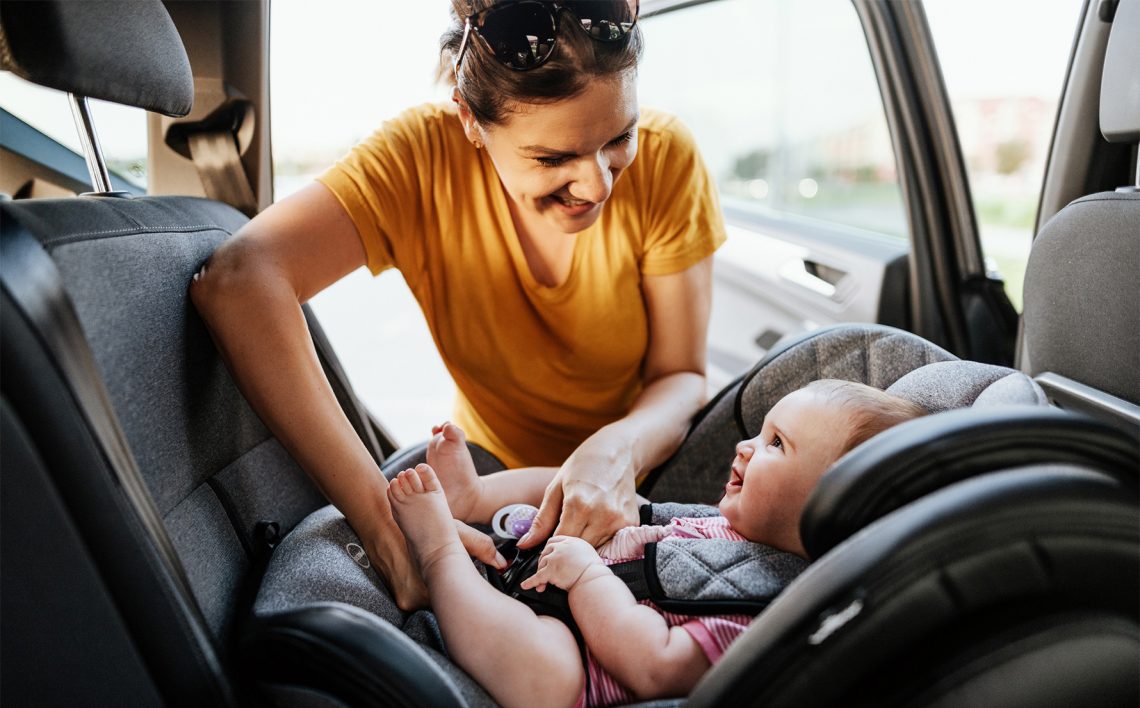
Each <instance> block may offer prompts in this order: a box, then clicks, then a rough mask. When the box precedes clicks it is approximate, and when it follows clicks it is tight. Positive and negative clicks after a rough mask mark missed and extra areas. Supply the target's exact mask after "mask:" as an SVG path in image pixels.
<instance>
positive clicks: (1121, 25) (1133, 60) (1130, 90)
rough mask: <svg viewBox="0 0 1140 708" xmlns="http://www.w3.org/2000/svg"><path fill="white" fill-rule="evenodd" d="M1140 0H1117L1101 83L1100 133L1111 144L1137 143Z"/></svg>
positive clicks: (1139, 136) (1139, 124)
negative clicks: (1137, 68)
mask: <svg viewBox="0 0 1140 708" xmlns="http://www.w3.org/2000/svg"><path fill="white" fill-rule="evenodd" d="M1136 67H1140V0H1120V2H1119V3H1118V4H1117V6H1116V16H1115V17H1113V20H1112V30H1111V32H1110V33H1109V35H1108V47H1107V49H1106V50H1105V55H1104V73H1103V74H1102V75H1101V82H1100V132H1101V134H1103V135H1104V139H1105V140H1107V141H1109V142H1110V143H1136V142H1140V71H1137V70H1136Z"/></svg>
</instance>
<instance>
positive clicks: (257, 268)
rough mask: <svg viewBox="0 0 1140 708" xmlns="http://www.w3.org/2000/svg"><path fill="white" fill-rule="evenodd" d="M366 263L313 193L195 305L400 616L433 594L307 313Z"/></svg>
mask: <svg viewBox="0 0 1140 708" xmlns="http://www.w3.org/2000/svg"><path fill="white" fill-rule="evenodd" d="M364 263H365V254H364V248H363V246H362V245H361V242H360V239H359V237H358V236H357V233H356V227H355V226H354V225H353V223H352V221H351V220H350V219H349V217H348V214H347V213H346V212H345V211H344V209H343V208H342V207H341V205H340V203H339V202H338V201H337V200H336V198H335V197H334V196H333V194H332V193H331V192H330V191H329V190H328V189H327V188H325V187H324V186H323V185H321V184H313V185H310V186H308V187H306V188H305V189H303V190H301V191H300V192H298V193H297V194H295V195H293V196H290V197H288V198H287V199H284V200H282V201H281V202H278V203H277V204H275V205H273V206H272V207H270V208H269V209H267V210H265V211H264V212H263V213H261V214H259V215H258V216H257V217H256V218H254V219H253V220H252V221H250V222H249V223H248V224H247V225H246V226H245V227H243V228H242V229H241V230H240V231H239V232H238V234H237V235H236V236H235V237H234V238H233V239H231V240H229V241H227V242H225V243H224V244H222V245H221V246H220V247H219V248H218V250H217V251H216V252H215V253H214V255H213V256H211V257H210V259H209V261H208V262H207V263H206V265H205V267H203V269H202V270H201V272H200V273H199V274H198V275H196V276H195V277H194V282H193V283H192V284H191V287H190V295H191V297H192V299H193V302H194V305H195V307H197V308H198V312H199V313H200V314H201V315H202V318H203V319H204V320H205V321H206V325H207V326H208V327H209V329H210V333H211V334H212V335H213V337H214V341H215V342H216V343H217V345H218V348H219V350H220V351H221V354H222V357H223V358H224V359H225V361H226V364H227V365H228V366H229V369H230V371H231V372H232V373H233V376H234V379H235V381H236V382H237V385H238V388H239V389H240V390H241V392H242V393H243V394H244V395H245V397H246V398H247V399H248V400H249V402H250V404H251V405H252V406H253V408H254V410H256V411H257V413H258V415H259V416H260V417H261V419H262V420H263V421H264V422H265V424H266V426H267V427H268V428H269V430H270V431H271V432H272V433H273V434H274V435H276V436H277V438H278V439H279V440H280V441H281V443H282V444H283V445H284V446H285V448H286V449H287V450H288V451H289V453H290V454H291V455H292V456H293V458H294V459H296V460H297V462H298V463H300V465H301V466H302V467H303V468H304V469H305V471H306V472H308V473H309V475H310V476H311V477H312V479H313V481H314V482H315V483H316V484H317V486H318V487H319V488H320V489H321V491H322V492H324V494H325V496H327V497H328V498H329V499H330V500H331V501H332V503H333V504H335V505H336V506H337V508H338V509H340V510H341V511H342V512H343V513H344V515H345V516H346V517H347V519H348V522H349V524H351V526H352V528H353V529H354V530H355V531H356V533H357V535H359V536H360V538H361V540H362V541H363V543H364V545H365V549H366V551H367V552H368V556H369V558H370V559H371V560H372V562H373V563H375V564H376V565H377V567H378V569H379V570H380V572H381V574H382V575H383V577H384V578H385V579H386V580H387V582H388V586H389V588H390V589H391V590H392V594H393V596H394V599H395V600H396V603H397V604H398V605H399V606H400V607H401V608H403V609H411V608H414V607H420V606H423V605H425V604H426V602H427V593H426V590H425V589H424V586H423V582H422V580H421V579H420V576H419V573H417V572H416V570H415V568H414V566H413V565H412V563H411V560H410V558H409V557H408V552H407V547H406V546H405V545H404V537H403V534H401V533H400V530H399V528H398V527H397V526H396V523H395V521H394V520H393V518H392V513H391V509H390V507H389V506H388V497H387V494H386V490H387V482H386V480H385V479H384V477H383V475H381V474H380V471H379V469H378V468H377V466H376V463H375V461H374V460H373V459H372V456H371V455H370V454H369V453H368V450H367V449H366V448H365V446H364V444H363V443H362V442H361V441H360V439H359V438H358V437H357V435H356V433H355V431H354V430H353V429H352V426H351V424H350V423H349V421H348V419H347V418H346V417H345V415H344V413H343V411H342V410H341V408H340V405H339V404H338V403H337V401H336V397H335V395H334V394H333V391H332V388H331V387H330V385H329V382H328V380H327V379H326V378H325V375H324V372H323V371H322V369H321V365H320V362H319V360H318V359H317V354H316V350H315V349H314V347H313V343H312V339H311V338H310V336H309V332H308V327H307V325H306V324H305V318H304V315H303V313H302V311H301V303H304V302H306V301H307V300H308V299H309V298H311V297H312V296H313V295H315V294H316V293H318V292H320V291H321V290H322V289H324V288H325V287H327V286H329V285H331V284H332V283H334V282H335V281H337V280H339V279H340V278H341V277H343V276H344V275H346V274H348V273H349V272H351V271H353V270H355V269H356V268H359V267H360V266H362V265H364Z"/></svg>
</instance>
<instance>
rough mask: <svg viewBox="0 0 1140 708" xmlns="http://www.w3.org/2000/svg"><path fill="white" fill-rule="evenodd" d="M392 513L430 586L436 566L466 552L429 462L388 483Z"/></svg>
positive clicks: (464, 555) (399, 475)
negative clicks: (433, 569) (454, 555)
mask: <svg viewBox="0 0 1140 708" xmlns="http://www.w3.org/2000/svg"><path fill="white" fill-rule="evenodd" d="M388 501H389V503H390V504H391V505H392V515H393V516H395V517H396V523H397V524H399V525H400V530H401V531H403V532H404V537H405V538H407V540H408V548H409V549H410V550H411V552H412V557H413V558H414V559H415V561H416V565H418V566H419V569H420V573H422V574H423V576H424V580H426V581H427V582H428V583H429V585H430V583H431V577H430V576H431V572H432V568H433V566H435V565H436V563H437V562H438V561H439V560H440V559H441V558H444V557H446V556H449V555H452V554H456V553H457V554H459V555H461V556H462V557H463V558H464V559H466V558H467V552H466V551H465V550H464V548H463V544H462V543H460V541H459V534H458V533H457V532H456V530H455V522H454V521H452V518H451V511H450V510H449V509H448V508H447V498H446V497H445V496H444V494H443V489H442V488H441V487H440V484H439V478H437V477H436V474H435V471H434V470H432V468H431V467H430V466H428V465H423V464H420V465H416V468H415V469H414V470H410V469H409V470H404V471H403V472H401V473H400V474H398V475H396V478H395V479H393V480H392V481H391V482H390V483H389V484H388Z"/></svg>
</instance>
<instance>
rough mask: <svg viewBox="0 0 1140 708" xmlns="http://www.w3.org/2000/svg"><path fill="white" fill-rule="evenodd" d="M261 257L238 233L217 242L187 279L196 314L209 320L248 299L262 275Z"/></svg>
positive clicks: (263, 274)
mask: <svg viewBox="0 0 1140 708" xmlns="http://www.w3.org/2000/svg"><path fill="white" fill-rule="evenodd" d="M260 260H261V259H260V258H259V257H258V254H257V253H256V247H255V246H252V245H251V244H249V243H247V242H245V241H243V239H242V238H241V237H240V235H239V236H238V237H237V238H235V239H232V240H230V241H226V242H225V243H223V244H222V245H220V246H219V247H218V248H217V250H215V251H214V253H213V255H211V256H210V257H209V258H208V259H207V260H206V262H205V263H203V264H202V267H201V268H199V269H198V272H196V273H194V275H193V277H192V278H191V280H190V300H191V302H193V303H194V307H195V308H196V309H197V310H198V314H199V315H201V316H202V318H203V319H205V320H206V321H207V322H211V321H213V320H215V319H216V318H218V317H220V316H222V315H223V314H224V313H226V312H230V311H232V310H233V309H234V305H235V304H236V303H241V302H243V301H248V299H249V295H250V293H251V292H252V291H254V290H255V289H256V288H257V287H258V283H259V281H260V280H261V279H263V278H264V277H265V273H264V270H265V269H264V267H262V266H260V265H259V261H260Z"/></svg>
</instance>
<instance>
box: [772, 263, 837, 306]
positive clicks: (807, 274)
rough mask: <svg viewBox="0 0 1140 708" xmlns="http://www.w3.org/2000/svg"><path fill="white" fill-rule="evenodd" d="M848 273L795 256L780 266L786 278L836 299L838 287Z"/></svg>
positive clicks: (781, 274) (782, 274)
mask: <svg viewBox="0 0 1140 708" xmlns="http://www.w3.org/2000/svg"><path fill="white" fill-rule="evenodd" d="M846 275H847V272H846V271H843V270H840V269H838V268H834V267H832V266H828V265H824V264H822V263H819V262H817V261H813V260H810V259H808V258H793V259H791V260H789V261H787V262H786V263H784V265H783V266H781V267H780V277H781V278H783V279H784V280H787V281H788V282H790V283H794V284H796V285H799V286H800V287H803V288H806V289H808V290H811V291H812V292H814V293H819V294H820V295H823V296H824V297H826V298H829V299H835V291H836V287H837V286H838V285H839V282H840V281H841V280H843V278H844V276H846Z"/></svg>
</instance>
